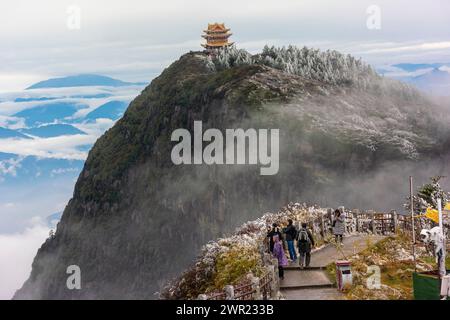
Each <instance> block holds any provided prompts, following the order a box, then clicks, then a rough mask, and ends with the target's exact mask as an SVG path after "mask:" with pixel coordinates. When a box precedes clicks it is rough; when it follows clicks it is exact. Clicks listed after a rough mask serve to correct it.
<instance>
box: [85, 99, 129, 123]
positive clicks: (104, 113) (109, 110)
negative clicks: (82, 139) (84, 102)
mask: <svg viewBox="0 0 450 320" xmlns="http://www.w3.org/2000/svg"><path fill="white" fill-rule="evenodd" d="M127 106H128V103H126V102H123V101H110V102H107V103H105V104H103V105H101V106H100V107H98V108H97V109H95V110H94V111H92V112H90V113H88V114H87V115H86V117H85V120H88V121H95V120H96V119H111V120H117V119H119V118H120V117H122V115H123V113H124V112H125V110H126V109H127Z"/></svg>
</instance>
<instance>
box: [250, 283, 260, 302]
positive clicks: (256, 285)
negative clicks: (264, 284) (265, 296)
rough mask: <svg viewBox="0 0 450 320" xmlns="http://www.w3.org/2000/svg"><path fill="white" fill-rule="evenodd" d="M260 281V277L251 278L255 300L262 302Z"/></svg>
mask: <svg viewBox="0 0 450 320" xmlns="http://www.w3.org/2000/svg"><path fill="white" fill-rule="evenodd" d="M259 281H260V279H259V278H258V277H252V278H251V283H252V291H253V294H252V298H253V300H262V295H261V287H260V284H259Z"/></svg>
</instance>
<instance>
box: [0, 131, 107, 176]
mask: <svg viewBox="0 0 450 320" xmlns="http://www.w3.org/2000/svg"><path fill="white" fill-rule="evenodd" d="M97 138H98V137H96V136H91V135H72V136H60V137H53V138H37V137H36V138H35V139H19V140H17V139H0V152H5V153H13V154H17V155H21V156H36V157H41V158H52V159H68V160H69V159H73V160H85V159H86V157H87V153H86V152H84V151H80V150H78V149H77V147H78V146H83V145H87V144H93V143H94V142H95V141H96V140H97ZM0 168H1V167H0ZM8 168H9V171H10V173H13V172H14V168H11V167H6V166H5V167H4V171H5V172H7V169H8Z"/></svg>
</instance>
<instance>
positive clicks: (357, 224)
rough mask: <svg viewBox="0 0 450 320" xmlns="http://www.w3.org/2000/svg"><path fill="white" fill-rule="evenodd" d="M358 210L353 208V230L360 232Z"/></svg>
mask: <svg viewBox="0 0 450 320" xmlns="http://www.w3.org/2000/svg"><path fill="white" fill-rule="evenodd" d="M358 211H359V210H353V218H354V219H355V224H356V226H355V230H356V232H360V230H359V212H358Z"/></svg>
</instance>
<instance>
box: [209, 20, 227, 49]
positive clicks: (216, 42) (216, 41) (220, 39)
mask: <svg viewBox="0 0 450 320" xmlns="http://www.w3.org/2000/svg"><path fill="white" fill-rule="evenodd" d="M203 32H204V33H205V34H204V35H202V37H203V38H205V39H206V43H205V44H202V46H203V47H204V48H206V50H212V49H217V48H224V47H228V46H230V45H232V44H233V42H229V41H228V38H229V37H230V36H231V35H232V33H231V32H230V29H227V28H226V27H225V24H224V23H209V24H208V29H207V30H203Z"/></svg>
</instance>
